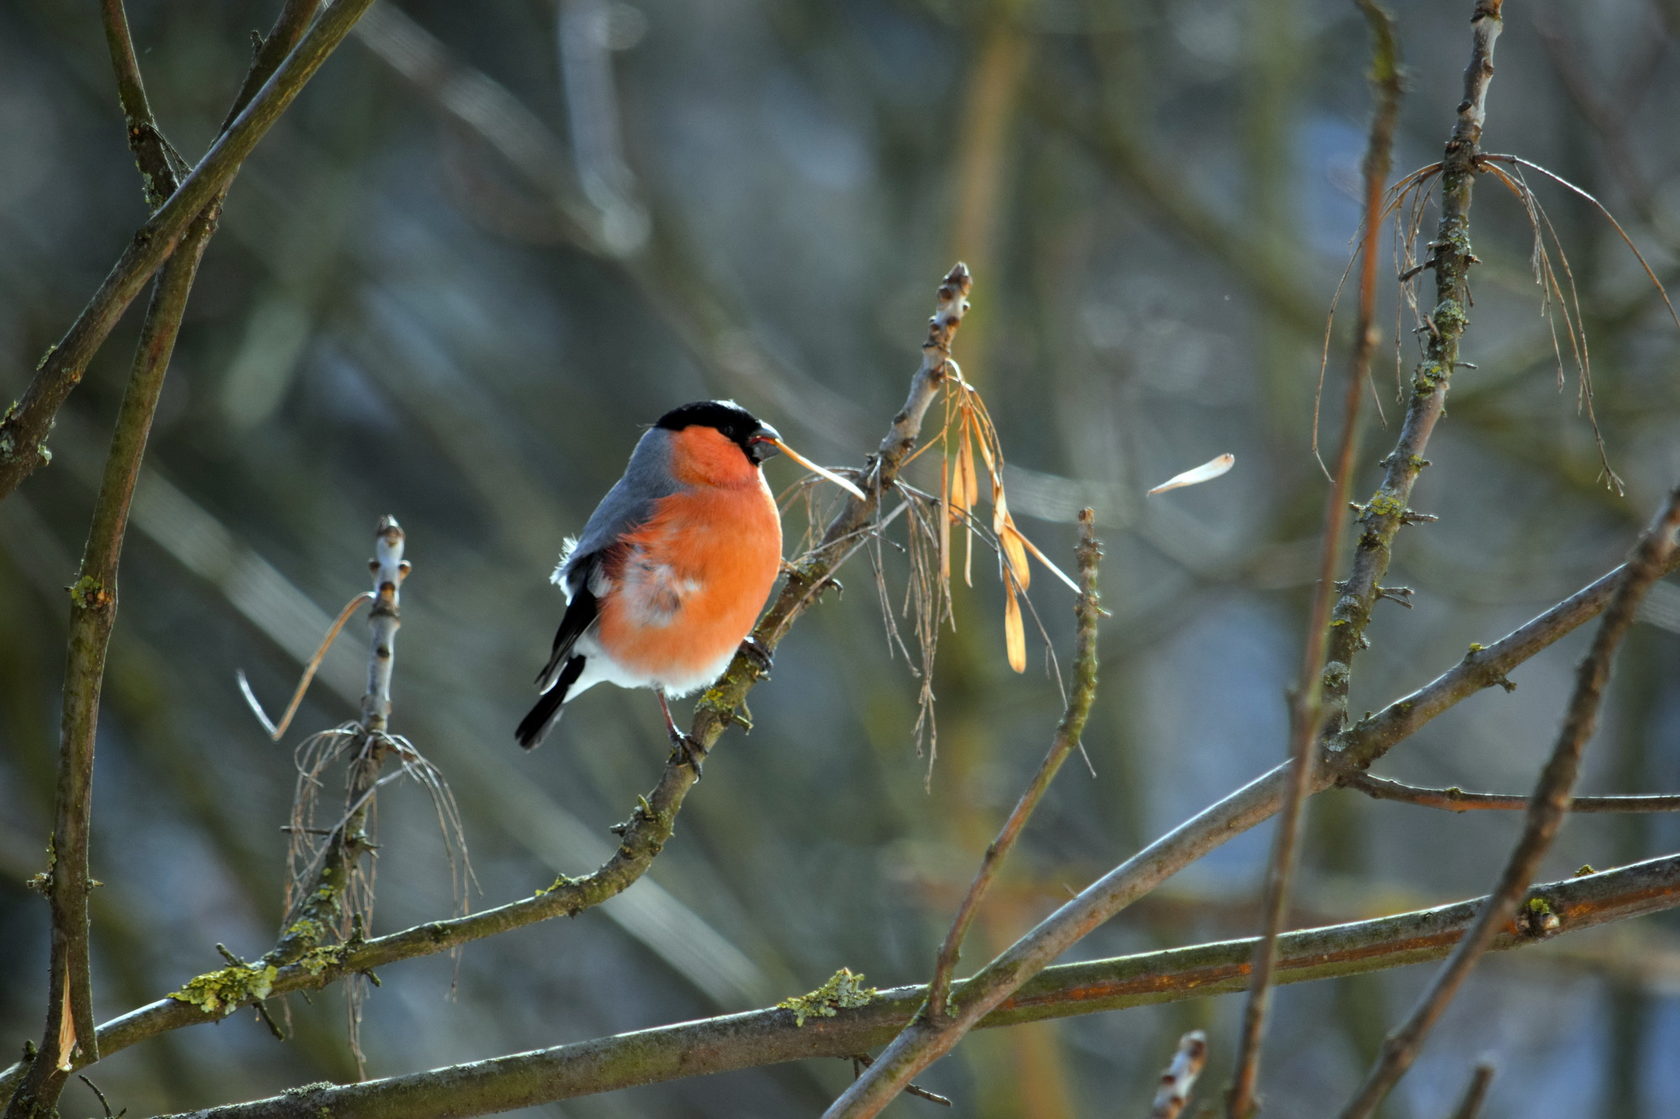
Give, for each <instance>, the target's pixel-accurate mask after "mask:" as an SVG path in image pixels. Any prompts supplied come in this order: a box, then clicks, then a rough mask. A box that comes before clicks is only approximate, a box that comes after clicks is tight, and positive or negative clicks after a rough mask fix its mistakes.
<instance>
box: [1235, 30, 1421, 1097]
mask: <svg viewBox="0 0 1680 1119" xmlns="http://www.w3.org/2000/svg"><path fill="white" fill-rule="evenodd" d="M1360 7H1361V8H1362V9H1363V11H1364V12H1365V18H1366V21H1367V22H1368V23H1369V24H1370V26H1371V35H1372V39H1373V40H1374V41H1373V44H1372V48H1371V53H1372V64H1371V75H1372V77H1371V84H1372V86H1373V89H1374V92H1375V94H1376V100H1377V108H1376V111H1375V113H1373V114H1372V118H1371V129H1370V138H1369V140H1368V141H1367V143H1366V148H1365V163H1364V173H1365V220H1364V228H1363V231H1362V234H1363V235H1362V237H1361V243H1360V249H1359V254H1360V278H1359V309H1358V317H1357V320H1356V321H1355V323H1354V341H1353V354H1352V355H1351V358H1350V360H1349V362H1348V374H1347V387H1346V390H1345V394H1344V397H1343V404H1342V439H1341V445H1340V448H1339V449H1338V451H1337V454H1336V470H1335V474H1334V477H1333V479H1332V482H1331V486H1330V490H1329V492H1328V493H1327V494H1326V495H1325V499H1324V531H1323V546H1322V548H1321V550H1320V555H1319V566H1318V586H1317V587H1316V588H1315V590H1314V593H1313V596H1312V605H1311V608H1310V609H1309V611H1308V613H1307V633H1306V641H1305V642H1304V647H1303V649H1302V652H1301V668H1300V674H1299V676H1298V677H1297V680H1296V684H1295V694H1294V697H1293V699H1292V702H1291V703H1290V710H1289V758H1290V780H1289V783H1288V786H1287V788H1286V789H1285V793H1284V801H1283V810H1282V813H1281V816H1280V819H1279V821H1278V829H1277V833H1276V835H1275V837H1274V839H1273V845H1272V857H1271V859H1270V861H1269V862H1268V864H1267V870H1266V882H1265V890H1264V902H1263V905H1262V911H1263V913H1264V920H1263V921H1262V924H1261V934H1260V941H1259V946H1258V947H1257V948H1256V949H1255V954H1254V977H1253V986H1252V988H1251V990H1250V994H1249V998H1248V1003H1247V1005H1246V1006H1245V1007H1244V1009H1243V1021H1242V1032H1241V1034H1240V1038H1239V1042H1238V1048H1237V1071H1236V1075H1235V1077H1234V1078H1233V1080H1232V1084H1231V1090H1230V1092H1229V1093H1228V1094H1227V1096H1226V1104H1225V1106H1226V1114H1227V1115H1229V1116H1231V1117H1232V1119H1241V1117H1242V1116H1246V1115H1247V1114H1248V1113H1249V1111H1250V1110H1251V1108H1252V1106H1253V1100H1254V1091H1255V1084H1256V1082H1257V1081H1258V1079H1259V1076H1260V1045H1261V1040H1262V1037H1263V1036H1264V1032H1265V1027H1266V1018H1267V1015H1268V1013H1269V1012H1270V1009H1271V987H1272V983H1273V980H1274V973H1275V970H1276V964H1277V958H1276V957H1277V941H1278V937H1279V936H1280V935H1281V934H1282V932H1283V926H1284V922H1285V920H1286V919H1287V916H1288V912H1289V894H1290V889H1291V887H1292V885H1293V881H1294V877H1295V867H1296V864H1297V862H1298V861H1299V846H1300V833H1301V819H1302V816H1303V815H1304V806H1305V804H1306V800H1307V797H1308V795H1310V793H1311V791H1312V789H1313V758H1314V755H1315V753H1316V751H1317V747H1318V744H1319V737H1320V735H1321V733H1322V731H1323V728H1324V724H1325V714H1326V712H1325V704H1324V689H1325V685H1326V677H1328V676H1330V673H1329V672H1328V671H1327V666H1326V664H1325V659H1326V658H1325V650H1326V648H1327V647H1328V645H1329V641H1330V633H1329V628H1328V627H1329V623H1330V609H1331V601H1332V599H1333V598H1334V597H1335V595H1336V589H1337V584H1336V581H1335V578H1336V572H1337V571H1339V570H1340V569H1341V562H1342V536H1343V533H1344V531H1345V529H1346V525H1347V514H1348V493H1349V492H1350V489H1351V487H1352V484H1353V472H1354V461H1355V459H1356V458H1357V456H1358V448H1359V444H1360V438H1359V436H1360V431H1359V418H1360V417H1359V410H1360V403H1361V402H1362V401H1363V400H1364V399H1365V394H1364V391H1363V390H1364V387H1365V382H1366V381H1367V380H1368V379H1369V378H1370V375H1371V359H1372V355H1374V354H1375V353H1376V349H1377V342H1378V340H1379V338H1380V337H1381V330H1380V329H1379V328H1378V326H1377V260H1378V256H1379V252H1378V248H1379V246H1378V238H1379V234H1380V231H1381V229H1382V217H1381V214H1382V211H1383V197H1384V193H1385V191H1386V189H1387V184H1388V174H1389V168H1390V166H1391V165H1392V163H1393V149H1394V127H1395V122H1396V120H1397V119H1398V118H1399V115H1400V93H1401V88H1400V57H1399V55H1400V48H1399V43H1398V41H1397V37H1396V32H1395V27H1394V18H1393V16H1391V15H1390V14H1389V13H1388V12H1387V11H1386V10H1384V9H1383V8H1382V7H1381V6H1380V5H1379V4H1377V3H1376V0H1364V2H1363V3H1361V5H1360ZM1315 419H1316V417H1315ZM1316 434H1317V425H1316V423H1315V424H1314V435H1315V438H1316ZM1342 675H1344V676H1345V669H1344V670H1343V673H1342Z"/></svg>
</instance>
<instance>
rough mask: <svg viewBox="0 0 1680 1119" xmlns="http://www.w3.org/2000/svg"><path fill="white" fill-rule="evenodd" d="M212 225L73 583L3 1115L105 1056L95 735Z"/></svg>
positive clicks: (112, 463) (159, 311)
mask: <svg viewBox="0 0 1680 1119" xmlns="http://www.w3.org/2000/svg"><path fill="white" fill-rule="evenodd" d="M209 236H210V227H209V225H208V224H206V223H203V222H199V223H196V224H195V225H194V226H193V228H192V229H191V230H189V231H188V233H187V236H186V239H185V240H184V242H183V244H182V247H181V251H180V252H179V253H177V255H176V257H175V258H174V260H172V261H171V263H170V265H169V267H167V268H166V269H165V270H164V271H163V273H162V274H161V275H160V276H159V278H158V284H157V287H156V288H155V290H154V291H153V292H152V299H151V304H150V306H148V308H147V310H146V319H145V322H144V324H143V325H142V327H141V333H140V342H139V345H138V347H137V348H136V350H135V355H134V366H133V370H132V372H131V373H130V375H129V380H128V386H127V388H126V389H125V390H124V393H123V400H122V404H121V406H120V407H119V409H118V413H117V425H116V430H115V432H114V433H113V434H112V436H111V449H110V452H109V454H108V456H107V457H106V460H105V472H104V476H103V478H102V480H101V482H100V487H99V496H98V498H97V499H96V500H95V504H94V511H93V521H92V524H91V525H90V526H89V529H88V540H87V546H86V549H85V550H84V552H83V554H82V565H81V570H80V571H79V572H78V577H77V579H76V582H75V583H74V584H73V585H72V586H71V587H70V604H71V605H70V641H69V654H68V658H67V663H66V665H65V670H64V699H63V715H62V721H61V727H60V736H61V737H60V745H59V769H58V787H57V790H56V793H55V796H54V803H55V805H56V810H57V819H56V822H55V823H54V825H53V838H52V857H53V862H52V865H51V869H50V870H49V872H48V885H47V896H48V900H49V901H50V903H51V905H52V923H53V937H52V953H51V962H50V972H49V976H50V978H49V983H48V996H47V1015H46V1028H45V1030H44V1032H43V1035H42V1043H41V1046H40V1049H39V1051H38V1052H37V1054H36V1057H35V1060H34V1061H33V1063H32V1064H31V1066H30V1070H29V1075H28V1077H27V1079H26V1081H25V1083H24V1084H23V1085H22V1086H21V1087H20V1088H19V1090H18V1092H17V1094H16V1095H15V1096H14V1097H13V1099H12V1102H11V1104H10V1105H9V1106H8V1108H7V1111H6V1115H7V1117H8V1119H13V1117H15V1116H24V1115H28V1114H32V1113H33V1111H36V1110H38V1111H50V1110H51V1109H52V1107H53V1105H54V1104H55V1103H56V1101H57V1099H58V1096H59V1093H60V1091H61V1090H62V1089H63V1086H64V1083H65V1080H66V1079H67V1077H68V1074H69V1072H70V1071H71V1069H72V1068H73V1067H76V1066H78V1065H80V1064H86V1063H89V1062H92V1061H96V1060H98V1059H99V1049H98V1044H97V1033H96V1030H95V1027H94V1023H95V1019H94V1017H93V991H92V980H91V977H90V974H89V970H90V969H89V963H88V947H89V937H88V891H89V889H90V888H91V883H90V878H89V873H88V833H89V830H90V828H91V825H92V814H93V753H94V733H95V730H96V728H97V725H98V721H99V702H100V694H101V691H102V690H103V687H104V680H105V655H106V650H107V648H108V647H109V644H110V639H111V631H112V629H113V628H114V627H115V625H116V616H117V570H118V566H119V564H120V562H121V559H122V547H123V540H124V537H125V535H126V533H127V531H128V512H129V506H130V505H131V504H132V502H133V499H134V487H135V484H136V483H137V482H138V481H139V477H140V463H141V460H142V459H143V458H144V456H145V453H146V441H147V437H148V435H149V434H150V432H151V426H152V416H153V414H154V413H155V412H156V411H157V402H158V397H159V396H160V395H161V393H162V392H163V381H164V375H165V374H166V373H167V372H168V370H169V359H170V356H171V355H172V354H173V353H174V349H175V337H176V334H177V333H178V331H179V330H180V325H181V317H182V315H183V314H184V313H185V312H186V306H187V296H188V294H189V293H190V292H191V290H192V282H193V278H194V277H195V276H196V275H197V271H198V262H199V260H200V259H201V258H202V256H203V253H204V249H205V246H206V245H207V244H208V242H209Z"/></svg>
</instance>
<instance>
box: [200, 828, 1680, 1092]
mask: <svg viewBox="0 0 1680 1119" xmlns="http://www.w3.org/2000/svg"><path fill="white" fill-rule="evenodd" d="M1534 896H1536V897H1539V898H1543V899H1544V900H1545V904H1546V905H1547V906H1548V907H1549V908H1550V909H1551V910H1552V911H1553V912H1554V913H1557V914H1559V915H1560V925H1559V928H1558V929H1557V930H1553V931H1550V932H1546V933H1544V934H1543V935H1536V933H1534V932H1529V931H1518V930H1508V931H1506V932H1503V933H1502V934H1501V935H1500V937H1499V938H1498V940H1497V942H1496V944H1495V947H1496V949H1500V950H1503V949H1509V948H1519V947H1524V946H1527V945H1532V944H1536V943H1539V942H1540V941H1541V940H1543V939H1547V938H1549V937H1551V936H1555V935H1561V934H1562V933H1564V932H1572V931H1576V930H1580V929H1586V928H1591V927H1594V926H1597V925H1601V924H1605V923H1608V922H1611V921H1616V920H1625V919H1627V918H1629V917H1635V916H1639V915H1642V914H1647V913H1654V912H1658V911H1661V910H1665V909H1670V908H1673V907H1675V906H1676V905H1680V855H1669V856H1666V857H1664V858H1660V859H1653V860H1650V861H1649V862H1643V863H1636V864H1634V865H1632V866H1628V867H1622V868H1619V869H1616V870H1612V871H1605V872H1603V873H1600V874H1593V875H1588V876H1585V877H1581V878H1571V879H1567V880H1565V881H1562V882H1553V883H1548V884H1546V885H1544V886H1541V887H1538V888H1537V889H1536V891H1535V894H1534ZM1481 903H1482V899H1475V900H1472V901H1463V902H1458V903H1456V904H1452V905H1444V906H1440V907H1438V908H1433V909H1423V910H1416V911H1413V912H1409V913H1400V914H1396V915H1394V916H1391V917H1382V918H1378V919H1376V920H1370V921H1360V922H1355V923H1352V924H1344V925H1333V926H1328V927H1324V928H1316V929H1306V930H1302V931H1299V932H1292V933H1286V934H1285V935H1284V936H1283V938H1282V940H1281V941H1280V943H1279V952H1278V958H1279V965H1280V966H1279V970H1280V977H1279V978H1280V981H1281V982H1284V983H1300V982H1305V981H1307V980H1313V979H1329V978H1336V977H1341V976H1347V975H1357V974H1363V973H1367V972H1371V971H1378V970H1384V969H1388V968H1394V967H1403V966H1406V965H1409V964H1415V963H1422V962H1425V961H1428V960H1432V959H1439V958H1440V957H1442V956H1444V955H1446V954H1447V952H1449V951H1450V950H1451V948H1452V945H1453V944H1454V942H1455V941H1457V940H1458V938H1459V937H1460V936H1461V935H1463V932H1464V930H1465V929H1466V928H1468V927H1469V926H1470V924H1471V923H1472V922H1473V921H1474V920H1475V916H1476V911H1477V909H1478V907H1479V906H1480V905H1481ZM1253 954H1254V941H1252V940H1230V941H1223V942H1219V943H1213V944H1201V945H1195V946H1193V947H1187V948H1174V949H1169V950H1167V951H1160V952H1149V953H1144V954H1141V955H1136V956H1123V957H1119V958H1116V959H1106V960H1093V961H1089V962H1085V963H1077V964H1063V965H1060V966H1057V967H1054V968H1050V969H1047V970H1046V971H1045V972H1043V973H1042V974H1041V975H1039V976H1038V977H1037V978H1036V979H1034V980H1033V981H1032V982H1031V983H1029V984H1027V985H1026V986H1024V987H1023V988H1022V989H1021V991H1020V992H1018V994H1017V995H1016V997H1015V998H1013V999H1011V1000H1010V1001H1009V1002H1008V1003H1006V1004H1004V1005H1003V1006H1002V1007H1000V1008H999V1009H998V1010H997V1011H996V1012H995V1013H993V1014H990V1015H988V1016H987V1017H985V1018H984V1019H982V1020H981V1022H980V1023H979V1025H980V1026H981V1027H982V1028H991V1027H998V1026H1009V1025H1017V1024H1020V1023H1024V1022H1038V1021H1045V1020H1049V1019H1054V1018H1065V1017H1071V1016H1075V1015H1082V1014H1091V1013H1096V1012H1099V1011H1106V1010H1122V1009H1126V1008H1130V1007H1136V1006H1146V1005H1156V1004H1160V1003H1165V1002H1179V1001H1184V1000H1188V999H1200V998H1205V997H1207V996H1209V995H1221V994H1237V993H1240V992H1241V991H1242V990H1243V989H1244V988H1245V987H1246V986H1247V973H1248V970H1249V960H1250V959H1251V958H1252V957H1253ZM955 994H956V995H957V997H958V998H959V1000H961V999H964V998H965V997H966V993H965V988H964V985H963V984H961V983H959V984H957V986H956V989H955ZM926 995H927V987H925V986H911V987H898V988H894V989H891V990H886V991H878V992H876V993H875V994H874V995H873V996H872V997H871V998H870V999H869V1001H868V1002H867V1003H865V1004H864V1005H861V1006H857V1007H854V1008H834V1009H835V1013H834V1014H833V1016H832V1017H822V1016H810V1017H807V1018H806V1019H805V1021H804V1025H803V1026H800V1025H796V1024H795V1013H794V1011H792V1010H789V1009H787V1008H784V1007H775V1008H768V1009H761V1010H752V1011H748V1012H746V1013H742V1014H730V1015H724V1016H722V1017H717V1018H708V1019H704V1020H701V1021H696V1022H684V1023H681V1024H678V1025H671V1026H660V1027H656V1028H654V1029H648V1030H639V1031H636V1032H634V1033H626V1034H619V1035H617V1036H614V1037H603V1038H596V1039H593V1040H590V1041H583V1042H577V1043H574V1044H570V1045H561V1046H557V1047H555V1048H551V1049H539V1050H535V1051H533V1052H529V1053H519V1054H515V1055H511V1056H504V1057H496V1058H492V1059H490V1060H485V1061H474V1062H472V1063H469V1064H461V1065H453V1066H448V1067H445V1068H439V1069H433V1070H431V1071H428V1072H421V1073H413V1074H410V1075H406V1076H394V1077H389V1078H387V1079H383V1080H374V1081H369V1082H367V1083H364V1084H348V1085H342V1086H337V1085H315V1086H311V1087H307V1088H298V1089H294V1090H292V1091H290V1092H286V1093H284V1094H282V1095H279V1096H275V1097H272V1098H270V1099H263V1100H254V1101H251V1102H249V1103H239V1104H230V1105H226V1106H222V1107H215V1108H209V1109H207V1110H204V1111H197V1112H191V1113H188V1115H182V1116H175V1117H169V1119H188V1117H189V1115H190V1117H191V1119H315V1117H316V1116H319V1115H323V1114H329V1113H330V1114H331V1115H332V1116H334V1119H384V1117H386V1116H392V1115H401V1116H403V1117H404V1119H434V1117H442V1116H464V1115H478V1114H484V1113H487V1112H491V1111H500V1110H507V1109H510V1108H515V1107H527V1106H532V1105H536V1104H541V1103H547V1102H551V1101H555V1100H562V1099H571V1098H575V1097H578V1096H583V1095H591V1094H595V1093H600V1092H610V1091H615V1090H617V1089H620V1088H627V1087H632V1086H635V1085H639V1084H647V1083H653V1082H658V1081H670V1080H679V1079H684V1078H687V1077H693V1076H709V1075H713V1074H716V1073H721V1072H730V1071H734V1070H739V1069H745V1068H760V1067H764V1066H767V1065H772V1064H776V1063H779V1062H784V1061H795V1060H805V1059H809V1058H812V1057H830V1058H845V1057H849V1056H851V1055H852V1054H854V1053H860V1052H863V1051H864V1050H866V1049H868V1048H871V1047H873V1046H875V1045H879V1044H881V1042H882V1041H884V1040H885V1039H886V1038H888V1037H890V1036H891V1035H892V1034H893V1032H894V1031H896V1030H897V1029H898V1028H899V1027H900V1026H901V1025H902V1024H903V1023H905V1022H906V1021H908V1020H910V1018H911V1017H912V1016H913V1015H914V1014H915V1013H916V1008H917V1007H918V1006H920V1005H921V1004H922V1002H923V1001H924V999H925V998H926Z"/></svg>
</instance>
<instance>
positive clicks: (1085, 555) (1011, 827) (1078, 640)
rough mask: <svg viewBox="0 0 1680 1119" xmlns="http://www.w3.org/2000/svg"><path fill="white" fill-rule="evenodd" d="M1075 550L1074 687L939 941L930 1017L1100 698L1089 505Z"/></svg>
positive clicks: (946, 1006) (1095, 549) (938, 1016)
mask: <svg viewBox="0 0 1680 1119" xmlns="http://www.w3.org/2000/svg"><path fill="white" fill-rule="evenodd" d="M1076 552H1077V556H1078V561H1079V584H1080V590H1079V598H1078V599H1077V600H1076V601H1075V602H1074V606H1073V611H1074V617H1075V618H1076V619H1077V623H1076V629H1075V632H1074V652H1073V690H1072V691H1071V692H1070V693H1069V694H1068V698H1067V705H1066V707H1065V708H1064V710H1063V711H1062V718H1061V721H1060V722H1058V723H1057V724H1056V734H1055V737H1054V738H1053V739H1052V740H1051V742H1050V748H1049V750H1048V751H1047V752H1046V753H1045V755H1044V760H1043V761H1042V762H1040V763H1039V766H1038V772H1036V773H1034V774H1033V777H1032V780H1031V781H1029V782H1028V783H1027V787H1026V788H1025V789H1023V790H1022V792H1021V796H1020V799H1019V800H1017V801H1016V802H1015V808H1014V810H1013V811H1011V812H1010V813H1009V818H1008V819H1007V820H1005V821H1004V823H1003V827H1002V828H1000V829H999V830H998V834H997V838H996V839H994V840H992V842H991V845H990V846H989V847H987V848H986V854H985V856H984V857H983V858H982V859H981V860H980V869H979V871H978V872H976V874H975V876H974V881H973V882H972V883H970V884H969V887H968V892H967V893H966V894H965V895H964V896H963V900H962V903H961V904H960V905H958V906H957V913H956V916H955V917H954V918H953V919H952V921H951V929H950V931H949V932H947V933H946V934H945V941H944V943H943V944H941V945H940V946H939V954H938V956H937V958H936V959H935V960H934V965H933V978H932V980H931V982H930V983H929V988H928V1005H927V1016H928V1018H929V1019H931V1020H932V1021H934V1022H939V1021H943V1020H945V1019H948V1018H949V1016H950V994H951V976H952V972H953V970H954V969H955V968H956V966H957V960H958V958H959V957H960V956H961V955H962V943H963V937H964V936H966V935H967V933H968V926H969V925H970V924H971V923H972V922H973V920H974V915H975V913H976V912H978V911H979V908H980V900H981V898H983V897H984V896H985V894H986V890H987V888H988V887H990V886H991V884H992V879H993V878H995V877H996V876H997V872H998V870H999V869H1000V868H1001V867H1002V865H1003V860H1004V859H1006V858H1008V857H1009V853H1010V851H1012V850H1013V849H1014V847H1015V841H1016V840H1017V839H1019V838H1020V836H1021V829H1022V828H1024V827H1025V826H1026V823H1027V819H1028V818H1029V817H1030V816H1031V815H1032V813H1033V810H1034V809H1036V808H1037V807H1038V803H1039V801H1040V800H1042V799H1043V798H1044V794H1045V792H1046V791H1047V790H1048V789H1049V788H1050V782H1051V781H1052V780H1054V779H1055V776H1056V772H1057V771H1058V770H1059V769H1061V767H1062V763H1063V762H1064V761H1066V760H1067V757H1068V755H1069V754H1071V753H1072V752H1073V750H1074V748H1075V747H1076V746H1078V745H1079V739H1080V735H1082V734H1083V733H1084V731H1085V721H1086V719H1087V718H1088V717H1089V716H1090V713H1091V704H1092V702H1093V701H1094V700H1095V699H1096V694H1097V621H1098V619H1099V618H1101V617H1102V596H1101V595H1100V594H1098V592H1097V568H1098V565H1099V564H1100V562H1101V560H1102V544H1101V542H1099V541H1098V540H1097V536H1096V514H1095V512H1093V511H1092V510H1090V509H1083V510H1081V511H1080V513H1079V544H1078V547H1077V549H1076Z"/></svg>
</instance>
